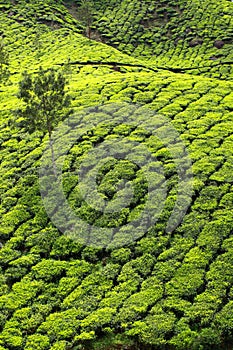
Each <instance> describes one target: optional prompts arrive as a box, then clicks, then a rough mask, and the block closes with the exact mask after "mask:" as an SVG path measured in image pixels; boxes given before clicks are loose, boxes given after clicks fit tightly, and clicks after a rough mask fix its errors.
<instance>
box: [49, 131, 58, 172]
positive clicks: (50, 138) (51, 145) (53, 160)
mask: <svg viewBox="0 0 233 350" xmlns="http://www.w3.org/2000/svg"><path fill="white" fill-rule="evenodd" d="M49 146H50V149H51V155H52V164H53V174H54V176H56V177H57V167H56V163H55V157H54V149H53V140H52V132H51V131H49Z"/></svg>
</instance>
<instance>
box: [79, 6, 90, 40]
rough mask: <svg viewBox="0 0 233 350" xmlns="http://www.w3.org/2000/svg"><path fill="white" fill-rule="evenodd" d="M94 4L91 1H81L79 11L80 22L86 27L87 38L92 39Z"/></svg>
mask: <svg viewBox="0 0 233 350" xmlns="http://www.w3.org/2000/svg"><path fill="white" fill-rule="evenodd" d="M93 12H94V3H93V2H92V1H91V0H81V4H80V6H79V8H78V11H77V17H78V20H79V21H80V22H81V23H83V24H84V25H85V27H86V36H87V37H88V38H89V39H90V37H91V25H92V23H93Z"/></svg>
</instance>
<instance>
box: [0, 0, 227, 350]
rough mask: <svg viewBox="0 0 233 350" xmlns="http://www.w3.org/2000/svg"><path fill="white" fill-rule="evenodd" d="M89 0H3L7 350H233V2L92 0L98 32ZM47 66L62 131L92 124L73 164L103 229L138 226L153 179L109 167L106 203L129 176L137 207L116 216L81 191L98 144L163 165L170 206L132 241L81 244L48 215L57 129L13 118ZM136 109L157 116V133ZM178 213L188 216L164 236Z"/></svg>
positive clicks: (71, 174)
mask: <svg viewBox="0 0 233 350" xmlns="http://www.w3.org/2000/svg"><path fill="white" fill-rule="evenodd" d="M79 3H80V2H78V1H77V2H76V3H75V2H71V1H67V2H65V4H63V2H62V1H53V0H46V1H39V0H36V1H31V0H29V1H22V0H19V1H10V0H9V1H7V0H6V1H5V0H4V1H0V11H1V13H0V35H2V38H3V40H4V44H5V47H6V49H7V51H8V52H9V60H10V65H9V69H10V73H11V75H10V79H9V80H8V81H7V82H6V83H5V84H2V85H1V86H0V147H1V158H0V159H1V165H0V174H1V182H0V196H1V205H0V217H1V220H0V242H1V248H0V281H1V283H0V350H14V349H19V350H20V349H26V350H37V349H38V350H47V349H51V350H55V349H56V350H66V349H67V350H68V349H74V350H75V349H88V350H89V349H90V350H91V349H93V350H94V349H95V350H99V349H103V350H104V349H105V350H110V349H129V350H136V349H137V350H139V349H140V350H141V349H145V350H146V349H148V350H149V349H150V350H152V349H161V350H162V349H165V350H166V349H168V350H170V349H180V350H208V349H216V350H217V349H226V350H227V349H232V346H233V345H232V344H233V237H232V233H233V215H232V212H233V81H232V79H233V71H232V69H233V68H232V62H233V57H232V55H233V49H232V44H233V25H232V14H233V3H232V2H231V1H228V0H221V1H218V2H217V1H212V2H210V1H202V2H201V1H199V0H195V1H187V2H184V1H182V0H179V1H178V2H175V1H172V0H171V1H170V0H167V1H165V0H160V1H158V2H154V1H147V0H144V1H140V0H133V1H127V0H123V1H117V0H110V1H108V2H107V1H96V2H95V11H94V15H93V24H92V27H91V39H89V38H86V37H85V36H83V31H84V29H85V28H84V27H83V24H82V23H81V22H79V21H78V20H77V18H76V17H75V15H74V14H75V11H76V10H77V9H78V6H79V5H80V4H79ZM217 46H218V47H217ZM220 46H221V47H220ZM40 66H42V67H43V68H44V69H48V70H49V69H50V68H55V69H57V70H62V71H63V72H64V74H65V76H66V77H67V80H68V85H67V88H66V89H67V93H68V94H70V96H71V98H72V109H73V114H72V116H71V117H70V119H69V120H68V124H67V125H66V127H67V131H66V133H67V134H69V133H72V130H73V129H74V126H75V127H77V125H76V124H74V123H76V121H75V122H74V121H73V119H72V118H74V116H78V117H79V119H78V120H80V125H78V127H80V128H81V126H82V125H84V124H85V127H83V129H82V130H81V129H79V130H81V131H82V135H81V136H80V137H79V138H77V140H76V141H75V142H73V143H72V145H71V146H70V147H69V149H68V151H67V154H66V157H65V159H64V162H63V163H62V185H63V191H64V194H65V197H66V199H67V203H69V205H70V207H71V208H72V210H73V212H74V213H75V214H76V215H78V216H80V217H81V218H82V220H84V221H87V222H88V223H89V224H91V225H94V226H97V227H101V228H106V232H107V229H108V228H109V227H110V228H111V227H115V228H117V227H124V225H128V226H127V227H130V226H129V225H130V222H131V221H132V220H133V218H134V217H137V215H139V214H140V212H141V211H142V210H143V208H145V207H146V205H147V204H146V203H147V201H148V198H149V193H148V192H149V191H148V181H149V180H148V179H147V178H146V177H145V174H144V173H143V171H142V169H140V167H138V166H137V164H135V162H132V161H129V159H126V160H124V159H115V160H113V159H112V160H111V161H109V162H107V163H106V164H105V165H104V166H103V167H102V168H100V170H99V173H98V191H99V193H101V195H102V197H103V198H105V199H106V200H107V201H108V202H109V203H110V204H111V201H114V200H115V199H116V198H117V186H116V184H117V183H119V182H120V181H121V180H122V179H126V180H127V181H128V182H129V183H130V184H131V185H132V187H133V188H134V193H133V199H132V201H131V203H130V204H129V205H127V206H126V207H125V208H124V209H122V210H121V211H120V212H117V213H115V212H114V213H113V214H112V215H111V214H109V215H107V214H103V213H100V212H99V211H98V210H94V209H93V208H92V207H91V205H90V204H88V203H87V202H86V201H85V200H84V199H83V198H82V194H81V192H80V188H79V176H78V175H77V169H78V167H79V166H80V165H81V163H82V161H83V159H85V157H86V156H87V155H88V152H90V151H91V150H94V149H95V148H98V146H99V145H101V144H104V143H105V144H106V143H107V142H112V143H113V144H114V142H115V140H118V139H119V138H120V139H123V140H124V141H125V142H126V143H127V142H128V143H129V142H134V143H135V144H136V145H140V147H142V149H144V148H147V149H148V150H149V152H150V154H151V155H152V157H153V159H156V162H155V165H154V164H151V166H153V165H154V166H155V168H156V167H157V168H159V169H160V168H161V169H163V171H162V173H163V178H164V180H163V181H164V183H165V182H166V198H164V203H163V207H162V208H161V211H160V215H159V217H158V218H157V221H156V223H154V224H153V225H151V226H150V227H148V229H147V230H146V232H145V233H142V234H141V233H140V234H139V235H138V236H137V237H136V238H135V239H134V237H133V238H132V237H131V239H130V240H129V241H127V240H126V241H124V239H122V237H120V238H119V241H117V244H115V245H112V246H111V244H109V245H106V246H101V245H100V244H98V242H99V241H98V240H99V239H102V238H101V237H94V241H95V240H96V241H95V244H94V243H93V241H92V240H89V241H86V242H85V244H83V243H82V242H81V241H80V240H76V239H74V238H73V237H72V236H69V235H66V234H63V233H62V232H61V230H59V228H58V227H57V225H55V223H54V222H55V221H56V220H58V221H59V218H55V216H56V213H54V212H53V213H52V214H51V215H50V214H48V212H47V211H46V208H45V205H44V202H43V198H42V197H41V188H40V179H39V170H40V167H41V160H42V156H43V154H44V150H45V147H46V145H47V142H48V136H47V135H46V134H44V133H42V132H41V131H35V132H34V133H28V132H27V125H26V124H25V120H24V119H23V118H21V117H17V116H16V115H15V112H14V111H15V110H16V109H17V108H18V107H19V106H21V105H22V102H21V101H20V100H19V99H18V97H17V93H18V89H19V87H18V83H19V81H20V79H21V77H22V73H23V72H24V71H25V70H26V71H27V72H29V73H30V74H32V75H34V74H36V73H37V72H38V69H39V67H40ZM135 106H136V107H135ZM143 110H144V112H143ZM145 111H146V112H145ZM140 113H147V114H148V118H151V120H154V119H153V118H155V120H156V122H155V125H154V128H155V130H156V135H157V136H158V135H163V136H162V138H161V139H159V138H158V137H156V136H155V135H154V134H153V132H152V131H151V132H150V131H149V130H148V129H146V128H145V127H144V128H143V127H142V125H141V123H142V121H141V120H142V119H140V118H141V114H140ZM109 116H110V117H111V116H112V118H109ZM119 116H123V118H122V119H121V122H120V123H118V124H117V118H119ZM129 120H130V121H131V122H129ZM148 120H149V119H148ZM72 123H73V124H72ZM166 123H167V124H169V126H167V127H165V126H166V125H167V124H166ZM60 125H61V124H60ZM164 128H165V129H164ZM59 130H60V129H59ZM164 130H165V131H164ZM174 130H175V132H176V134H177V135H179V142H180V143H182V145H183V146H184V147H185V149H187V152H188V157H189V158H190V161H191V169H188V171H190V172H191V175H192V179H191V180H192V186H191V185H190V186H191V187H192V188H191V187H190V188H189V189H187V192H186V188H183V189H182V190H183V197H181V198H180V197H179V186H180V184H179V181H180V176H178V175H179V174H178V173H177V167H178V165H177V164H178V163H177V162H176V160H175V159H174V156H173V151H174V149H175V145H177V143H176V142H177V140H176V136H174ZM169 132H171V134H172V135H168V134H169ZM166 140H167V141H166ZM166 142H167V143H166ZM64 143H65V142H64ZM169 143H171V144H172V145H169ZM61 144H62V143H61ZM62 145H63V144H62ZM59 147H60V143H59ZM143 147H144V148H143ZM121 151H122V154H123V153H124V152H123V151H125V150H124V149H122V150H121ZM132 151H133V150H132ZM119 152H120V150H119ZM174 152H175V151H174ZM141 156H142V157H143V155H141ZM179 157H181V158H182V154H181V156H180V155H179ZM61 158H62V157H61ZM122 158H123V156H122ZM62 159H63V158H62ZM140 159H141V158H140ZM62 161H63V160H62ZM157 168H156V169H157ZM183 170H184V169H182V171H183ZM186 170H187V169H185V170H184V171H186ZM182 171H181V172H182ZM48 180H49V181H50V179H48ZM49 181H48V182H49ZM163 181H162V180H161V179H160V177H159V179H158V183H159V186H162V184H163ZM181 187H182V186H181ZM189 190H190V191H192V195H191V198H190V202H189V203H188V204H187V208H186V210H185V212H184V213H183V214H184V215H183V218H182V219H181V220H178V214H177V218H176V212H174V211H173V209H174V206H176V205H177V210H178V212H179V208H180V207H182V206H183V204H184V202H185V201H186V200H188V199H189V198H188V191H189ZM178 199H179V200H180V201H181V203H180V202H179V201H177V200H178ZM177 203H178V204H177ZM158 205H159V204H158ZM58 213H59V211H58ZM59 215H60V214H59ZM59 215H57V216H59ZM171 217H173V220H174V221H176V219H177V223H176V225H174V228H172V229H171V230H167V223H168V221H169V218H171ZM60 219H61V217H60ZM139 228H140V227H139ZM103 232H104V230H103ZM84 234H85V232H84ZM123 238H124V237H123Z"/></svg>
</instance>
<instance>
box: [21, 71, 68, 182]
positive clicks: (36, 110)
mask: <svg viewBox="0 0 233 350" xmlns="http://www.w3.org/2000/svg"><path fill="white" fill-rule="evenodd" d="M65 86H66V79H65V77H64V75H63V73H62V72H56V71H55V70H54V69H50V70H48V71H46V70H44V69H42V68H41V67H40V68H39V72H38V74H37V75H35V76H34V77H32V75H30V74H28V73H27V72H24V73H23V77H22V80H21V81H20V83H19V93H18V98H20V99H21V100H22V101H23V102H24V104H25V106H24V108H23V109H19V110H17V114H18V115H20V116H21V117H23V118H24V121H25V126H26V128H27V130H28V131H29V132H33V131H35V130H40V131H42V132H48V134H49V143H50V149H51V155H52V163H53V170H54V175H56V165H55V158H54V149H53V142H52V132H53V130H54V127H55V126H56V125H57V124H58V122H59V121H61V120H63V119H65V118H66V117H67V116H68V115H69V114H70V113H71V109H70V104H71V99H70V96H69V95H68V94H67V93H66V91H65Z"/></svg>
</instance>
